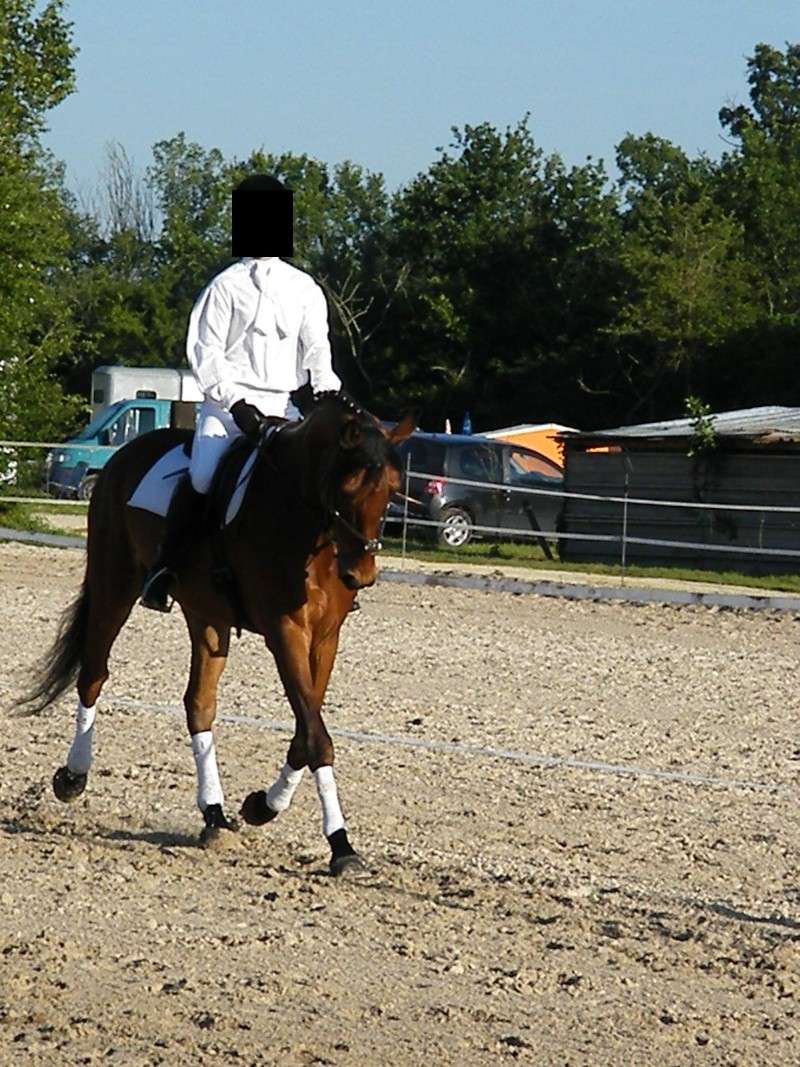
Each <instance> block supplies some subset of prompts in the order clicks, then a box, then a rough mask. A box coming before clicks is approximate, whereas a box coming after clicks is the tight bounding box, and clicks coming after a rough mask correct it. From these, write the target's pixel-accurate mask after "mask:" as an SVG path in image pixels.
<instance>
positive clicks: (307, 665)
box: [242, 624, 364, 875]
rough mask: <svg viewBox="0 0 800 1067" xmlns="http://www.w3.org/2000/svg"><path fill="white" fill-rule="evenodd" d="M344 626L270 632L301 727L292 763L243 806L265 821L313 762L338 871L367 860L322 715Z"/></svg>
mask: <svg viewBox="0 0 800 1067" xmlns="http://www.w3.org/2000/svg"><path fill="white" fill-rule="evenodd" d="M338 642H339V635H338V630H337V631H336V632H335V633H332V634H329V635H327V636H326V637H325V638H324V639H323V640H322V641H320V642H319V643H318V644H312V635H311V634H309V633H308V632H307V631H306V630H305V628H303V627H301V626H299V625H296V624H290V625H287V626H284V627H283V628H282V629H281V630H280V631H279V633H277V634H271V635H269V636H268V637H267V645H268V647H269V648H270V650H271V651H272V653H273V655H274V656H275V661H276V663H277V665H278V671H279V673H280V676H281V681H282V682H283V687H284V690H285V692H286V696H287V697H288V699H289V703H290V704H291V706H292V711H293V712H294V716H295V733H294V736H293V738H292V741H291V744H290V745H289V751H288V753H287V757H286V763H285V765H284V766H283V768H282V770H281V772H280V774H279V776H278V778H277V779H276V781H275V782H274V783H273V785H272V786H271V787H270V789H269V790H267V791H266V792H265V791H264V790H261V791H258V792H256V793H251V794H250V795H249V796H248V797H247V799H246V800H245V802H244V805H243V806H242V816H243V818H245V819H246V820H247V821H248V822H251V823H254V824H256V825H263V824H264V823H266V822H269V821H271V820H272V819H274V818H275V816H276V815H278V814H279V813H280V812H281V811H285V810H286V808H288V807H289V804H290V803H291V800H292V797H293V795H294V792H295V790H296V789H297V786H298V785H299V783H300V779H301V778H302V775H303V768H304V767H306V766H308V767H309V768H310V770H311V772H312V774H313V777H314V781H315V783H316V786H317V793H318V795H319V800H320V805H321V807H322V832H323V833H324V835H325V837H326V838H327V839H328V843H329V845H330V847H331V860H330V869H331V873H332V874H334V875H339V874H342V873H343V872H344V871H345V870H347V869H355V868H359V869H363V867H364V865H363V863H362V862H361V860H360V858H359V856H358V855H357V853H356V852H355V850H354V849H353V848H352V846H351V845H350V842H349V840H348V837H347V828H346V824H345V820H344V816H343V815H342V809H341V806H340V804H339V796H338V791H337V788H336V780H335V778H334V774H333V761H334V750H333V742H332V741H331V738H330V735H329V733H328V731H327V729H326V728H325V723H324V722H323V720H322V714H321V709H322V702H323V700H324V697H325V691H326V689H327V687H328V680H329V678H330V675H331V670H332V669H333V662H334V660H335V658H336V649H337V647H338Z"/></svg>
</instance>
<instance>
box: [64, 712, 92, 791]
mask: <svg viewBox="0 0 800 1067" xmlns="http://www.w3.org/2000/svg"><path fill="white" fill-rule="evenodd" d="M96 710H97V705H96V704H93V705H92V707H90V708H85V707H84V706H83V704H81V702H80V700H79V701H78V710H77V711H76V712H75V736H74V738H73V739H72V744H71V745H70V748H69V753H68V754H67V770H70V771H72V773H73V774H88V773H89V768H90V767H91V766H92V739H93V737H94V718H95V712H96Z"/></svg>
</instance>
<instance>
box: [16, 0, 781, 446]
mask: <svg viewBox="0 0 800 1067" xmlns="http://www.w3.org/2000/svg"><path fill="white" fill-rule="evenodd" d="M37 12H38V14H37ZM73 58H74V47H73V45H72V40H71V27H70V24H69V23H68V22H66V21H65V19H64V16H63V4H62V2H61V0H51V2H49V3H46V4H44V6H42V5H41V4H37V3H36V0H0V205H2V206H3V213H2V214H0V331H2V332H1V333H0V336H2V338H3V342H2V348H0V369H2V374H1V375H0V434H2V435H3V436H9V437H14V436H15V437H18V438H19V437H36V436H38V437H40V438H41V437H50V436H58V435H60V434H63V433H65V432H67V431H68V429H69V428H70V423H71V422H72V421H74V419H75V418H76V416H77V414H78V413H79V408H80V405H81V400H80V399H78V398H76V397H73V398H72V399H70V397H69V395H65V391H66V393H67V394H69V393H76V394H79V395H80V396H86V394H87V391H88V385H89V378H90V374H91V371H92V369H93V367H95V366H97V365H98V364H100V363H114V362H121V363H129V364H134V365H173V366H179V365H182V364H183V363H184V361H185V354H184V345H185V335H186V324H187V320H188V316H189V311H190V308H191V306H192V303H193V301H194V300H195V298H196V296H197V294H198V292H199V291H200V289H201V288H202V287H203V286H204V285H205V284H206V283H207V282H208V280H209V279H210V278H211V277H212V276H213V275H214V274H215V273H216V272H218V271H219V270H220V269H222V268H223V267H225V266H226V265H227V264H228V263H229V262H230V192H231V189H232V188H233V186H234V185H235V184H236V183H237V182H238V181H239V180H240V179H241V178H242V177H244V176H245V175H248V174H251V173H254V172H257V171H266V172H270V173H273V174H275V175H276V176H278V177H280V178H282V179H283V180H284V181H286V182H287V184H288V185H289V186H290V187H291V188H292V189H293V190H294V192H295V216H296V218H295V257H294V259H295V262H296V263H297V264H298V265H299V266H300V267H302V268H303V269H306V270H309V271H310V272H311V273H312V274H313V275H314V276H315V277H317V278H318V279H319V281H320V282H321V284H322V285H323V287H324V288H325V291H326V294H327V296H328V302H329V306H330V309H331V328H332V337H333V345H334V352H335V358H336V363H337V367H338V369H339V371H340V373H341V374H342V376H343V378H344V380H345V383H346V385H347V386H348V387H349V388H350V390H351V391H353V392H354V393H355V395H356V396H359V397H360V398H361V399H362V400H363V401H365V402H366V403H367V404H368V405H370V406H371V407H373V408H374V409H375V410H377V411H379V412H380V413H381V414H385V415H387V416H392V415H398V414H400V413H401V412H402V411H403V410H404V409H407V408H408V407H410V406H415V407H417V408H421V409H422V410H423V411H424V412H425V413H426V418H425V420H424V424H425V425H426V426H427V427H428V428H441V426H442V424H443V421H444V418H445V417H446V416H449V417H450V418H451V420H452V421H453V422H455V423H458V421H459V420H460V418H461V415H462V413H463V411H464V410H465V409H469V410H470V412H471V413H472V416H473V419H474V424H475V426H476V429H478V430H480V429H483V428H487V427H489V426H497V425H499V424H508V423H513V422H529V421H549V420H554V421H559V422H564V423H567V424H570V425H579V426H584V427H591V426H601V425H608V424H614V423H620V422H626V421H632V420H633V419H634V418H639V417H650V418H655V417H669V416H673V415H676V414H678V413H679V412H680V411H681V409H682V406H683V404H684V398H685V397H686V396H687V395H689V396H690V397H691V396H696V395H698V394H702V395H703V396H704V397H705V398H707V401H708V404H709V405H710V406H712V407H715V408H716V409H719V408H720V406H745V405H747V404H748V403H751V402H759V401H760V402H774V401H775V400H776V399H779V400H781V402H784V403H800V380H798V376H797V375H796V373H795V365H796V352H797V349H798V345H799V344H800V45H787V46H786V47H785V49H783V50H781V49H778V48H775V47H772V46H769V45H766V44H759V45H757V46H756V47H755V49H754V53H753V56H752V57H751V58H750V59H749V60H748V78H749V84H750V103H749V106H744V105H742V106H738V107H728V108H723V109H722V110H721V112H720V121H721V123H722V126H723V128H724V129H725V131H726V132H727V135H728V138H729V148H728V151H727V152H726V153H725V155H724V156H723V158H722V159H721V160H720V161H719V162H718V163H715V162H712V161H710V160H709V159H707V158H706V157H704V156H702V155H700V156H698V157H697V158H692V157H690V156H689V155H687V153H686V152H685V151H683V149H681V148H680V147H678V146H676V145H673V144H671V143H670V142H669V141H668V140H665V139H664V138H662V137H660V136H658V135H656V134H654V133H651V132H648V133H645V134H643V135H640V136H635V135H633V134H628V135H627V136H626V137H625V138H624V139H623V140H622V141H621V142H620V144H619V146H618V147H617V166H618V169H619V175H620V177H619V181H618V182H616V183H615V184H613V185H612V184H611V182H610V181H609V178H608V175H607V173H606V171H605V168H604V166H603V163H602V161H596V160H592V159H587V161H586V162H585V163H584V164H582V165H581V166H576V167H568V166H566V165H565V164H564V162H563V160H562V159H561V158H560V157H559V156H558V155H556V154H553V155H549V156H547V155H545V154H544V153H543V152H542V150H541V148H539V147H538V145H537V144H536V141H535V139H534V136H533V133H532V132H531V128H530V122H529V118H528V117H527V116H526V117H525V118H523V119H522V120H521V121H520V122H518V123H517V124H516V125H514V126H510V127H508V128H506V129H504V130H499V129H497V128H495V127H494V126H493V125H491V124H490V123H480V124H478V125H474V126H470V125H467V126H464V127H463V128H461V129H459V128H454V129H453V131H452V141H451V143H450V145H449V146H448V147H447V148H440V149H438V150H437V157H436V158H435V159H434V161H433V162H432V163H431V165H430V166H429V167H428V168H427V169H426V170H425V171H424V172H423V173H420V174H419V175H417V177H416V178H415V179H414V180H412V181H411V182H409V183H408V184H407V185H406V186H405V187H404V188H402V189H400V190H399V191H398V192H397V193H396V194H395V195H393V196H390V195H389V194H388V193H387V192H386V188H385V185H384V181H383V178H382V176H381V175H380V174H374V173H371V172H369V171H367V170H365V169H364V168H362V167H360V166H359V165H358V164H357V163H354V162H352V161H345V162H343V163H339V164H337V165H334V166H332V165H329V164H328V163H325V162H323V161H321V160H318V159H314V158H313V157H311V156H308V155H307V154H304V153H302V152H300V153H295V152H284V153H271V152H268V151H266V150H265V149H263V148H259V149H256V150H254V151H252V152H251V153H250V154H249V155H248V156H247V157H246V158H243V159H228V158H226V157H225V156H224V155H223V154H222V153H221V152H220V151H219V150H218V149H215V148H205V147H203V146H201V145H199V144H196V143H193V142H191V141H189V140H188V139H187V137H186V136H185V134H183V133H178V134H177V135H176V136H174V137H172V138H169V139H166V140H163V141H160V142H159V143H158V144H156V145H155V146H154V149H153V158H152V162H151V164H150V166H149V167H148V168H147V170H146V172H145V173H144V174H143V175H142V176H141V177H139V176H137V175H136V174H135V173H134V171H133V168H132V165H131V164H130V162H129V160H128V159H127V156H126V155H125V152H124V149H123V148H122V147H121V146H111V147H110V148H109V158H108V165H107V167H106V171H105V172H104V175H103V182H104V185H103V188H102V189H101V195H100V197H99V199H98V200H97V202H96V203H95V204H93V205H91V206H89V207H86V206H84V207H83V208H82V209H79V207H78V205H77V204H76V203H75V201H74V200H73V199H72V198H71V197H70V196H69V195H68V194H67V193H66V191H65V190H64V188H63V181H62V173H61V168H60V167H59V166H58V165H57V164H56V163H55V162H54V161H53V160H52V159H50V158H49V157H48V156H47V154H46V153H44V152H43V151H42V149H41V146H40V144H39V137H40V134H41V132H42V130H43V129H44V128H45V118H46V112H47V110H48V109H49V108H51V107H53V106H54V105H55V104H56V103H58V102H59V101H60V100H62V99H64V97H65V96H66V95H67V94H68V93H69V92H71V91H72V88H73V85H74V75H73V68H72V61H73ZM778 393H779V394H780V395H779V396H778V395H777V394H778ZM702 417H703V416H702V412H700V411H699V408H698V413H697V418H698V419H702ZM698 425H703V424H701V423H699V424H698ZM703 440H705V438H703Z"/></svg>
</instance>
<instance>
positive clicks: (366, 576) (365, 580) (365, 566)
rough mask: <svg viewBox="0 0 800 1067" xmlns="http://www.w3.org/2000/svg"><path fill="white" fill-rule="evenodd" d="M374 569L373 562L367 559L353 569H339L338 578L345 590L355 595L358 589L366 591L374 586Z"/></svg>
mask: <svg viewBox="0 0 800 1067" xmlns="http://www.w3.org/2000/svg"><path fill="white" fill-rule="evenodd" d="M375 577H376V567H375V560H374V559H372V558H369V559H368V560H367V561H363V562H361V563H360V564H357V565H356V566H353V567H340V568H339V578H340V580H341V581H342V583H343V584H344V586H345V588H347V589H349V590H350V591H351V592H353V593H356V592H358V590H359V589H367V588H368V587H369V586H371V585H374V584H375Z"/></svg>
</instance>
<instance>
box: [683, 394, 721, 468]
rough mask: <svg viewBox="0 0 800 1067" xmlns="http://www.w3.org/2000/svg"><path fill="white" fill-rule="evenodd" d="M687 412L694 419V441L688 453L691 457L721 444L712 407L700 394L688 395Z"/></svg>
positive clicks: (710, 450)
mask: <svg viewBox="0 0 800 1067" xmlns="http://www.w3.org/2000/svg"><path fill="white" fill-rule="evenodd" d="M685 408H686V414H687V416H688V417H689V418H690V419H691V420H692V443H691V445H690V446H689V451H688V452H687V453H686V454H687V455H688V456H689V457H690V458H691V457H693V456H699V455H702V454H704V453H708V452H713V451H714V449H716V448H717V447H718V446H719V438H718V436H717V431H716V430H715V429H714V420H713V418H712V412H711V407H710V405H709V404H706V403H704V402H703V401H702V400H701V399H700V397H699V396H687V397H686V402H685Z"/></svg>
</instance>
